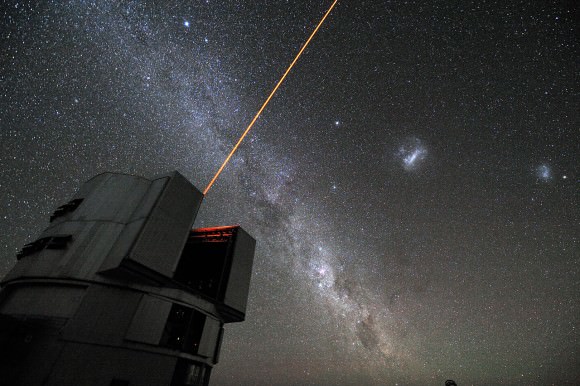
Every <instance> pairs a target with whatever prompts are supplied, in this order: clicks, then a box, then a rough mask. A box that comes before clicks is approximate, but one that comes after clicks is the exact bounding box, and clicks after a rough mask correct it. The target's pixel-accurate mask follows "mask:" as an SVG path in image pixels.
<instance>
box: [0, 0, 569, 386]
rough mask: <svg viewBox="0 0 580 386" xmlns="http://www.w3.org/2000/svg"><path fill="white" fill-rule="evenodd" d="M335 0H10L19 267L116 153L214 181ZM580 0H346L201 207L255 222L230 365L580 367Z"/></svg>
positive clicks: (12, 192)
mask: <svg viewBox="0 0 580 386" xmlns="http://www.w3.org/2000/svg"><path fill="white" fill-rule="evenodd" d="M329 5H330V1H308V0H297V1H281V0H256V1H241V0H239V1H233V0H224V1H217V0H207V1H187V2H184V1H157V2H153V1H151V2H140V1H131V0H129V1H81V0H63V1H44V2H35V1H6V2H3V5H2V9H1V11H0V18H1V28H0V35H1V41H0V55H1V56H0V145H1V151H0V170H1V173H2V179H1V180H0V203H1V204H0V205H1V207H0V208H1V209H2V210H1V212H0V245H1V250H0V274H2V275H4V274H5V273H6V272H8V270H9V269H10V267H11V266H12V265H13V264H14V263H15V261H16V259H15V254H16V252H17V251H18V250H19V249H20V248H21V247H22V245H24V244H25V243H26V242H29V241H32V240H34V239H35V238H36V236H37V235H38V234H39V232H40V231H41V230H42V229H44V227H45V226H46V225H47V224H48V217H49V215H50V213H51V212H52V211H53V210H54V208H55V207H57V206H58V205H60V204H62V203H63V202H65V201H67V199H68V197H70V196H71V195H72V194H73V193H74V192H75V191H76V189H77V188H78V187H79V185H80V184H81V183H82V182H84V181H85V180H87V179H89V178H90V177H92V176H93V175H95V174H98V173H100V172H103V171H120V172H128V173H134V174H139V175H144V176H153V175H156V174H158V173H162V172H165V171H168V170H174V169H177V170H179V171H181V172H182V173H183V174H184V175H185V176H186V177H187V178H188V179H189V180H190V181H192V182H193V183H194V184H195V185H196V186H197V187H198V188H199V189H203V188H204V187H205V186H206V184H207V183H208V182H209V180H210V179H211V177H212V176H213V174H214V173H215V171H216V170H217V168H218V167H219V165H220V163H221V161H222V160H223V159H224V158H225V156H226V154H227V152H228V151H229V149H230V148H231V146H232V145H233V143H235V141H236V140H237V138H238V136H239V135H240V134H241V132H242V131H243V129H244V128H245V126H246V125H247V124H248V122H249V121H250V120H251V118H252V117H253V114H254V113H255V112H256V111H257V109H258V108H259V107H260V105H261V103H262V102H263V100H264V99H265V97H266V96H267V94H268V93H269V92H270V90H271V89H272V87H273V86H274V85H275V83H276V82H277V80H278V78H279V77H280V75H281V74H282V73H283V71H284V70H285V68H286V66H287V65H288V63H289V62H290V61H291V60H292V58H293V57H294V55H295V53H296V52H297V51H298V49H299V48H300V47H301V45H302V44H303V42H304V41H305V40H306V38H307V37H308V35H309V33H310V32H311V31H312V30H313V28H314V26H315V25H316V23H317V22H318V20H319V19H320V18H321V16H322V15H323V14H324V12H325V11H326V9H327V7H328V6H329ZM577 36H578V9H577V5H576V4H575V2H573V1H554V2H544V1H510V2H504V1H482V0H479V1H471V0H468V1H442V0H436V1H431V2H421V1H378V0H374V1H365V0H361V1H345V0H343V1H340V2H339V3H338V5H337V7H336V8H335V10H334V11H333V13H332V14H331V15H330V17H329V19H328V20H327V22H326V24H325V25H324V26H323V28H322V29H321V30H320V32H319V34H318V35H317V36H316V38H315V39H314V40H313V42H312V43H311V45H310V46H309V47H308V49H307V50H306V51H305V53H304V55H303V57H302V58H301V60H300V61H299V62H298V64H297V65H296V67H295V68H294V70H293V72H292V73H291V74H290V76H289V77H288V79H287V80H286V82H285V83H284V85H283V86H282V87H281V89H280V90H279V93H278V94H277V95H276V96H275V98H274V99H273V100H272V102H271V104H270V105H269V106H268V108H267V109H266V110H265V112H264V114H263V115H262V117H261V118H260V120H259V121H258V123H257V124H256V126H255V127H254V129H253V131H252V132H251V134H250V136H249V137H248V138H247V139H246V141H245V142H244V144H243V145H242V147H241V148H240V150H239V152H238V153H236V155H235V157H234V158H233V160H232V163H230V165H229V166H228V167H227V168H226V170H225V172H224V173H223V174H222V176H221V177H220V179H218V181H217V184H216V185H215V186H214V187H213V188H212V190H211V191H210V192H209V194H208V196H207V197H206V200H205V201H204V204H203V205H202V209H201V212H200V214H199V216H198V218H197V220H196V224H195V225H196V226H206V225H207V226H209V225H227V224H237V223H239V224H241V225H242V226H243V227H244V228H245V229H246V230H248V231H249V233H250V234H252V235H253V236H254V237H255V238H256V239H257V241H258V243H257V250H256V255H255V262H254V272H253V276H252V287H251V292H250V299H249V308H248V312H247V315H246V317H247V320H246V321H245V322H243V323H241V324H234V325H228V326H227V328H226V335H225V339H224V345H223V349H222V355H221V362H220V363H219V364H218V365H217V366H216V368H215V369H214V372H213V375H212V382H211V384H212V385H238V384H245V385H253V384H255V385H308V384H310V385H387V384H390V385H395V384H398V385H443V384H444V382H445V380H446V379H448V378H452V379H454V380H455V381H456V382H457V383H458V384H459V385H467V384H478V385H494V384H504V385H546V384H552V383H553V384H570V385H572V384H580V336H579V334H580V302H579V301H580V252H579V251H580V248H579V239H578V237H579V234H580V232H579V231H580V229H579V223H578V219H579V218H580V216H579V214H580V213H579V202H578V199H579V194H578V192H579V172H580V170H579V165H578V155H579V154H580V144H579V143H580V141H579V137H580V135H579V130H578V127H579V114H578V111H579V110H578V106H579V97H578V91H579V88H578V68H579V66H578V58H579V57H580V56H579V52H578V39H577Z"/></svg>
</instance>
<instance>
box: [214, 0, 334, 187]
mask: <svg viewBox="0 0 580 386" xmlns="http://www.w3.org/2000/svg"><path fill="white" fill-rule="evenodd" d="M337 2H338V0H334V2H333V3H332V5H331V6H330V8H328V11H326V13H325V14H324V16H323V17H322V19H320V22H318V25H317V26H316V28H315V29H314V31H312V33H311V34H310V37H309V38H308V40H306V43H304V45H303V46H302V48H301V49H300V51H299V52H298V54H297V55H296V57H295V58H294V60H293V61H292V63H290V65H289V66H288V68H287V69H286V72H284V75H282V77H281V78H280V80H279V81H278V83H277V84H276V86H275V87H274V89H273V90H272V92H271V93H270V95H269V96H268V98H266V101H265V102H264V104H262V107H260V110H258V112H257V113H256V115H255V116H254V119H252V121H251V122H250V124H249V125H248V127H247V128H246V130H245V131H244V133H243V134H242V136H241V137H240V139H239V140H238V142H237V143H236V144H235V146H234V147H233V149H232V151H230V154H228V156H227V157H226V159H225V161H224V162H223V163H222V166H220V168H219V170H218V171H217V173H216V174H215V176H213V178H212V180H211V181H210V183H209V184H208V185H207V187H206V188H205V190H204V191H203V195H204V196H205V195H206V194H207V192H208V191H209V189H210V188H211V186H212V185H213V183H214V182H215V180H217V178H218V177H219V175H220V174H221V172H222V171H223V170H224V168H225V167H226V165H227V163H228V162H229V161H230V158H232V155H234V153H235V152H236V150H238V147H239V146H240V144H241V143H242V141H243V140H244V138H245V137H246V135H247V134H248V132H249V131H250V130H251V129H252V126H254V123H256V121H257V120H258V118H259V117H260V115H261V114H262V111H264V109H265V108H266V106H267V105H268V103H270V99H272V97H273V96H274V94H275V93H276V91H277V90H278V88H279V87H280V85H281V84H282V82H284V79H286V76H287V75H288V73H289V72H290V70H292V67H294V64H296V62H297V61H298V58H300V55H302V52H304V50H305V49H306V47H307V46H308V44H309V43H310V41H311V40H312V38H313V37H314V35H316V33H317V32H318V30H319V29H320V26H321V25H322V23H324V20H326V17H327V16H328V15H329V14H330V12H331V11H332V9H333V8H334V6H335V5H336V3H337Z"/></svg>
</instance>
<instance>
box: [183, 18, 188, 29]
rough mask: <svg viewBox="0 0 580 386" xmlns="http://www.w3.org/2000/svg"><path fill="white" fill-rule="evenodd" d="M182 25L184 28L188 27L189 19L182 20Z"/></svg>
mask: <svg viewBox="0 0 580 386" xmlns="http://www.w3.org/2000/svg"><path fill="white" fill-rule="evenodd" d="M183 25H184V26H185V28H189V21H187V20H186V21H184V22H183Z"/></svg>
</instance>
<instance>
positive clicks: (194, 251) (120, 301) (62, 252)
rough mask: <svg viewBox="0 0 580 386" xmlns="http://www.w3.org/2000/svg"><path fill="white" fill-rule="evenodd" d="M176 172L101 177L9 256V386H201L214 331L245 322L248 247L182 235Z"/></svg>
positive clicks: (214, 345) (188, 214)
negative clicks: (149, 176)
mask: <svg viewBox="0 0 580 386" xmlns="http://www.w3.org/2000/svg"><path fill="white" fill-rule="evenodd" d="M201 201H202V194H201V193H200V192H199V191H198V190H197V189H196V188H195V187H194V186H193V185H192V184H191V183H189V182H188V181H187V180H186V179H185V178H184V177H183V176H182V175H180V174H179V173H178V172H173V173H170V174H167V175H163V176H159V177H155V178H152V179H146V178H142V177H138V176H132V175H126V174H116V173H103V174H100V175H98V176H96V177H94V178H92V179H91V180H89V181H87V182H86V183H85V184H84V185H82V187H81V188H80V190H79V191H78V192H77V193H76V195H75V196H74V197H73V198H72V199H71V200H70V201H68V202H67V203H65V204H63V205H62V206H60V207H59V208H58V209H57V210H56V211H55V212H54V214H53V215H52V216H51V218H50V224H49V226H48V227H47V228H46V229H45V230H44V232H43V233H42V234H41V236H40V237H39V238H38V239H37V240H36V241H34V242H32V243H30V244H27V245H26V246H24V248H23V249H22V250H21V251H20V252H19V253H18V255H17V259H18V261H17V263H16V265H15V266H14V268H13V269H12V270H11V271H10V272H9V273H8V275H7V276H6V277H5V278H4V279H3V280H2V282H1V285H2V291H1V292H0V347H1V349H0V357H1V358H0V379H2V380H3V381H2V382H3V384H4V382H6V383H5V384H7V385H39V386H40V385H54V386H57V385H58V386H65V385H71V386H72V385H75V386H76V385H103V386H108V385H111V386H113V385H115V386H121V385H126V386H127V385H129V386H137V385H143V386H149V385H175V386H177V385H207V384H208V383H209V377H210V373H211V369H212V367H213V366H214V365H215V364H216V363H217V362H218V359H219V351H220V345H221V340H222V336H223V326H224V324H225V323H231V322H240V321H243V320H244V318H245V311H246V302H247V298H248V290H249V284H250V277H251V273H252V263H253V258H254V247H255V241H254V239H253V238H252V237H251V236H249V235H248V234H247V233H246V232H245V231H244V230H243V229H242V228H240V227H239V226H223V227H214V228H203V229H193V230H192V229H191V228H192V225H193V222H194V220H195V217H196V214H197V211H198V209H199V207H200V205H201Z"/></svg>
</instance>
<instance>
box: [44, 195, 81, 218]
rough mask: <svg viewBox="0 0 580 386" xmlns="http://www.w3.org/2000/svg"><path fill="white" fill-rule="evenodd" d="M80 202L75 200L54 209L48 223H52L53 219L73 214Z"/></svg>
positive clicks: (78, 199) (79, 199)
mask: <svg viewBox="0 0 580 386" xmlns="http://www.w3.org/2000/svg"><path fill="white" fill-rule="evenodd" d="M82 202H83V199H82V198H75V199H74V200H71V201H69V202H68V203H66V204H64V205H61V206H59V207H58V208H56V210H55V211H54V213H53V214H52V216H50V222H53V221H54V220H55V219H57V218H59V217H60V216H64V215H65V214H67V213H70V212H74V211H75V210H76V208H78V207H79V205H80V204H81V203H82Z"/></svg>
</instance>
